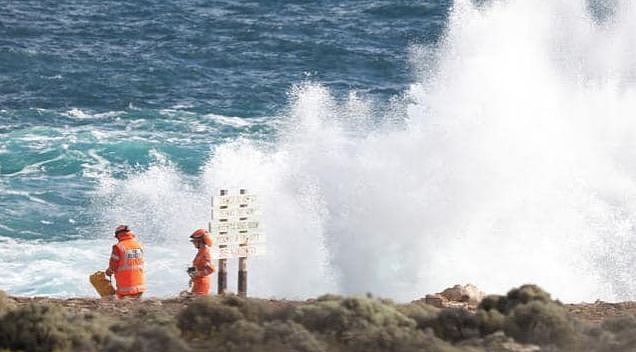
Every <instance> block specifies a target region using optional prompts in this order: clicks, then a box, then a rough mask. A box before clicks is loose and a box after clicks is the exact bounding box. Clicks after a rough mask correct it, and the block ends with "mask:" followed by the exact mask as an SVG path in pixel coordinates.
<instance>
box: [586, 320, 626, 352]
mask: <svg viewBox="0 0 636 352" xmlns="http://www.w3.org/2000/svg"><path fill="white" fill-rule="evenodd" d="M586 334H587V336H588V338H589V340H588V343H587V344H586V346H587V347H590V350H591V351H595V352H632V351H636V316H634V315H631V314H627V315H621V316H618V317H614V318H610V319H607V320H605V321H603V322H602V323H601V324H600V326H598V327H594V328H592V329H589V330H588V331H586ZM592 346H593V347H592Z"/></svg>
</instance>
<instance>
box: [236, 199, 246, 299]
mask: <svg viewBox="0 0 636 352" xmlns="http://www.w3.org/2000/svg"><path fill="white" fill-rule="evenodd" d="M240 193H241V194H245V193H247V191H246V190H244V189H242V190H241V191H240ZM245 207H247V204H241V205H240V206H239V208H245ZM239 220H241V221H243V220H247V218H246V217H243V218H240V219H239ZM241 233H247V231H241ZM240 247H247V239H246V240H245V242H241V243H240V244H239V252H240V251H241V250H240ZM238 295H239V296H241V297H246V296H247V257H242V258H239V269H238Z"/></svg>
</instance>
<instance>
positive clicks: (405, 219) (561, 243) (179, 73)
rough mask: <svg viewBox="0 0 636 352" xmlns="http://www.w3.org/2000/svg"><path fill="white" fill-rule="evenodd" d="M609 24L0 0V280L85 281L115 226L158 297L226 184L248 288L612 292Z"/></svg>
mask: <svg viewBox="0 0 636 352" xmlns="http://www.w3.org/2000/svg"><path fill="white" fill-rule="evenodd" d="M635 24H636V6H633V1H632V0H612V1H602V0H501V1H499V0H497V1H490V0H474V1H473V0H454V1H450V0H448V1H432V0H419V1H400V0H398V1H384V0H361V1H346V2H344V1H330V0H329V1H237V0H226V1H202V0H201V1H199V0H166V1H134V2H131V1H128V2H124V1H102V2H97V1H85V0H61V1H48V0H46V1H30V0H25V1H6V0H5V1H0V268H1V270H0V289H2V290H6V291H8V292H9V293H11V294H17V295H54V296H78V295H80V296H95V291H94V289H93V288H92V287H91V286H90V284H89V283H88V280H87V277H88V275H89V274H90V273H92V272H94V271H96V270H99V269H104V268H105V266H106V264H107V261H108V256H109V249H110V247H111V245H112V244H113V241H114V239H113V237H112V232H113V229H114V227H115V226H116V225H117V224H128V225H129V226H130V227H131V228H132V229H133V231H134V232H135V233H136V234H137V235H138V237H139V238H140V239H141V240H142V241H143V242H144V243H145V244H146V248H145V252H144V253H145V256H146V268H145V270H146V274H147V286H148V294H147V295H149V296H169V295H175V294H178V292H179V291H181V290H183V289H186V288H187V283H188V277H187V276H186V275H185V268H187V267H188V266H189V263H190V261H191V259H192V257H193V256H194V249H193V248H192V246H191V244H190V243H189V242H188V236H189V234H190V233H191V232H192V231H193V230H195V229H196V228H201V227H206V226H208V222H209V220H210V210H211V206H210V198H211V196H212V194H214V193H217V192H218V191H219V189H229V190H230V192H238V189H241V188H246V189H247V190H248V191H249V192H250V193H254V194H256V195H257V197H258V199H259V202H258V204H257V205H258V207H259V209H260V212H259V214H260V215H259V216H260V223H261V224H262V231H263V233H264V234H265V235H266V238H267V243H266V244H265V246H266V252H265V255H263V256H256V257H250V258H249V264H248V266H249V270H250V282H249V289H250V291H249V293H250V294H251V295H256V296H261V297H269V296H278V297H287V298H305V297H309V296H315V295H319V294H323V293H325V292H334V293H344V294H364V293H367V292H371V293H373V294H376V295H380V296H387V297H391V298H395V299H397V300H402V301H407V300H411V299H415V298H418V297H422V296H423V295H424V294H427V293H431V292H439V291H441V290H443V289H444V288H446V287H448V286H452V285H455V284H457V283H461V284H465V283H468V282H471V283H473V284H475V285H477V286H478V287H481V288H483V289H484V290H486V291H488V292H493V293H503V292H505V291H506V290H508V289H510V288H511V287H513V286H516V285H520V284H523V283H527V282H534V283H537V284H539V285H540V286H543V287H545V288H546V289H547V290H548V291H550V292H552V293H553V294H554V296H555V297H556V298H560V299H562V300H564V301H580V300H588V301H589V300H595V299H597V298H601V299H605V300H614V299H634V298H635V297H636V295H635V294H634V292H636V281H634V280H633V269H634V267H635V266H636V259H634V256H633V253H634V252H635V251H636V235H635V234H636V230H635V229H636V215H635V214H636V162H635V161H634V160H636V148H634V143H633V141H634V138H635V137H636V123H635V122H634V116H636V103H635V102H636V79H635V77H636V54H635V53H636V36H635V33H636V25H635ZM235 269H236V261H235V260H232V261H230V273H231V277H234V274H235V271H236V270H235ZM234 281H235V280H234V279H231V280H230V290H234V289H235V287H234V286H235V285H234V284H235V282H234Z"/></svg>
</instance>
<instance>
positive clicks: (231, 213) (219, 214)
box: [212, 208, 260, 221]
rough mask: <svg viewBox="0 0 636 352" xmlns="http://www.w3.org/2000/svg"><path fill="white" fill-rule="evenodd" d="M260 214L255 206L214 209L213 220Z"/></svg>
mask: <svg viewBox="0 0 636 352" xmlns="http://www.w3.org/2000/svg"><path fill="white" fill-rule="evenodd" d="M258 215H260V213H259V211H258V209H255V208H233V209H214V212H213V213H212V221H220V220H221V219H230V218H233V219H237V218H249V217H255V216H258Z"/></svg>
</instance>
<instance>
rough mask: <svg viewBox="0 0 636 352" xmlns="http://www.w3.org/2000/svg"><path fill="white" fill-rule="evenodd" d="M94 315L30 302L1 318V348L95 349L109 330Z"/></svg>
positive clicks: (41, 349) (37, 350)
mask: <svg viewBox="0 0 636 352" xmlns="http://www.w3.org/2000/svg"><path fill="white" fill-rule="evenodd" d="M91 317H92V316H91V315H87V316H68V315H67V314H66V313H65V312H64V311H63V310H62V309H61V308H59V307H56V306H53V305H44V304H34V303H29V304H26V305H24V306H21V307H18V308H15V309H13V310H10V311H8V312H7V313H6V314H5V315H4V316H3V317H2V319H0V348H8V349H12V350H22V351H35V352H39V351H70V350H82V351H96V350H97V347H96V346H99V344H100V343H101V342H102V341H104V340H105V338H106V335H107V330H106V329H105V328H102V327H100V324H99V323H98V322H96V321H92V318H91Z"/></svg>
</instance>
